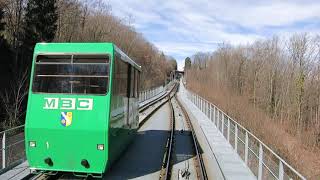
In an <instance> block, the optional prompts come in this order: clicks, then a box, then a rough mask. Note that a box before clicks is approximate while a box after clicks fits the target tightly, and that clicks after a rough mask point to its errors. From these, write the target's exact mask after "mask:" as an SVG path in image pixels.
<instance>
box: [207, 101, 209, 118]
mask: <svg viewBox="0 0 320 180" xmlns="http://www.w3.org/2000/svg"><path fill="white" fill-rule="evenodd" d="M209 107H210V106H209V102H207V117H208V118H209V119H210V114H209V112H210V109H209Z"/></svg>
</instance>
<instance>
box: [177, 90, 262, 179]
mask: <svg viewBox="0 0 320 180" xmlns="http://www.w3.org/2000/svg"><path fill="white" fill-rule="evenodd" d="M178 98H179V99H180V101H181V102H182V103H183V106H184V107H185V108H186V110H187V111H188V114H189V116H190V118H191V119H192V121H193V125H194V127H195V130H196V133H197V137H198V140H199V143H200V145H201V147H202V150H203V151H204V152H203V154H204V156H205V157H204V158H205V159H206V161H205V162H206V163H207V165H206V166H207V167H210V168H207V172H208V176H209V177H211V178H210V179H230V180H232V179H234V180H242V179H243V180H250V179H252V180H253V179H256V177H255V176H254V174H252V172H251V171H250V169H249V168H248V167H247V166H246V164H245V163H244V162H243V161H242V159H241V158H240V157H239V155H238V154H237V153H236V152H235V151H234V150H233V148H232V147H231V145H230V144H229V143H228V142H227V141H226V139H225V138H224V136H223V135H222V134H221V133H220V131H219V130H218V129H217V128H216V126H215V124H214V123H213V122H212V121H211V120H210V119H209V118H208V117H207V116H206V115H205V114H204V113H202V112H201V111H200V110H199V109H198V108H197V107H196V106H195V105H194V104H193V103H192V102H191V101H190V100H189V99H188V98H187V93H186V90H185V88H184V87H183V86H182V85H181V86H180V91H179V92H178ZM205 147H208V148H205Z"/></svg>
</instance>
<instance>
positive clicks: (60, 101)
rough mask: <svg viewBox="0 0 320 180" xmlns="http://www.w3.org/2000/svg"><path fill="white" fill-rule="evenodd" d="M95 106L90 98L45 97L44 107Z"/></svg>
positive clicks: (79, 107)
mask: <svg viewBox="0 0 320 180" xmlns="http://www.w3.org/2000/svg"><path fill="white" fill-rule="evenodd" d="M92 108H93V99H89V98H44V107H43V109H65V110H87V111H90V110H92Z"/></svg>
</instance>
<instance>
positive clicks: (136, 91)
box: [134, 70, 139, 98]
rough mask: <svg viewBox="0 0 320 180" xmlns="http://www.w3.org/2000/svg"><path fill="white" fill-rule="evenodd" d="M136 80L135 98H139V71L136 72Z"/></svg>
mask: <svg viewBox="0 0 320 180" xmlns="http://www.w3.org/2000/svg"><path fill="white" fill-rule="evenodd" d="M134 72H135V76H134V77H135V78H134V89H135V91H134V93H135V97H136V98H139V71H138V70H135V71H134Z"/></svg>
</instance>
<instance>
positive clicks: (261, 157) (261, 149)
mask: <svg viewBox="0 0 320 180" xmlns="http://www.w3.org/2000/svg"><path fill="white" fill-rule="evenodd" d="M262 163H263V148H262V145H261V143H259V169H258V180H261V179H262V165H263V164H262Z"/></svg>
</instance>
